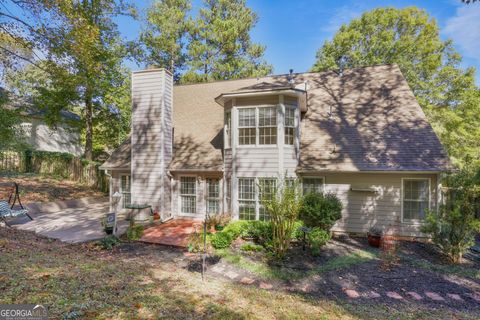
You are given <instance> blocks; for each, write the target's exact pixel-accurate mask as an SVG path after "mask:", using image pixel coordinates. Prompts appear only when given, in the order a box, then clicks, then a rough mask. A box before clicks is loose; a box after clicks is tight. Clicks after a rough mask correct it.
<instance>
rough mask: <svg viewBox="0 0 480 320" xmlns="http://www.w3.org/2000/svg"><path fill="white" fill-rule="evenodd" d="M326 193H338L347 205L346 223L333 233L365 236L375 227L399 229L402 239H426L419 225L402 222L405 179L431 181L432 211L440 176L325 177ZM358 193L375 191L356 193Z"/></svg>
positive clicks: (348, 175) (368, 175) (344, 210)
mask: <svg viewBox="0 0 480 320" xmlns="http://www.w3.org/2000/svg"><path fill="white" fill-rule="evenodd" d="M322 176H323V177H325V183H326V185H325V191H326V192H332V193H335V194H336V195H337V196H338V197H339V198H340V200H341V201H342V203H343V205H344V209H343V212H342V219H341V220H340V221H338V222H337V223H336V224H335V226H334V227H333V229H332V230H333V231H338V232H353V233H357V232H358V233H365V232H367V231H368V229H369V228H370V227H371V226H373V225H378V226H380V227H383V228H386V227H395V228H396V230H397V233H398V235H402V236H413V237H419V236H422V233H421V232H419V231H418V223H417V224H416V223H407V222H402V212H401V210H402V204H401V185H402V178H427V179H430V195H431V197H430V208H431V209H434V208H436V203H437V201H436V199H437V176H436V175H435V174H402V173H325V174H322ZM351 188H356V189H375V190H377V192H376V193H373V192H368V191H352V190H351Z"/></svg>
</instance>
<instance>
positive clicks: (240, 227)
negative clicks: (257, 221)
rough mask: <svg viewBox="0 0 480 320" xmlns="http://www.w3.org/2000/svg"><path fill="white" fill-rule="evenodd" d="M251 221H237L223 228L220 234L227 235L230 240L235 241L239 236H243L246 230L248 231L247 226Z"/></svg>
mask: <svg viewBox="0 0 480 320" xmlns="http://www.w3.org/2000/svg"><path fill="white" fill-rule="evenodd" d="M251 222H252V221H245V220H238V221H233V222H230V223H229V224H227V225H226V226H225V228H223V230H222V233H226V234H229V235H230V237H231V238H232V241H233V240H235V239H237V238H238V237H240V236H244V235H245V234H246V230H247V229H248V225H249V224H250V223H251Z"/></svg>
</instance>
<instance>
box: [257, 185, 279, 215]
mask: <svg viewBox="0 0 480 320" xmlns="http://www.w3.org/2000/svg"><path fill="white" fill-rule="evenodd" d="M259 187H260V190H259V199H258V200H259V205H258V219H259V220H261V221H268V220H270V216H269V215H268V213H267V212H266V210H265V208H264V207H263V205H262V200H271V199H273V197H274V195H275V192H276V191H277V179H264V178H263V179H259Z"/></svg>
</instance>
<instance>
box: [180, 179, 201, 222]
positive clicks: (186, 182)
mask: <svg viewBox="0 0 480 320" xmlns="http://www.w3.org/2000/svg"><path fill="white" fill-rule="evenodd" d="M180 206H181V212H182V213H196V212H197V178H195V177H180Z"/></svg>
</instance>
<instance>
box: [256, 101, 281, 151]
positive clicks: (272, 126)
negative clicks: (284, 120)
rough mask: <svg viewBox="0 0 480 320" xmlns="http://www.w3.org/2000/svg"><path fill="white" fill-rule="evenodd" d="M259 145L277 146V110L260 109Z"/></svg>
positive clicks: (272, 108) (269, 108)
mask: <svg viewBox="0 0 480 320" xmlns="http://www.w3.org/2000/svg"><path fill="white" fill-rule="evenodd" d="M258 139H259V141H258V144H277V108H276V107H262V108H258Z"/></svg>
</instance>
